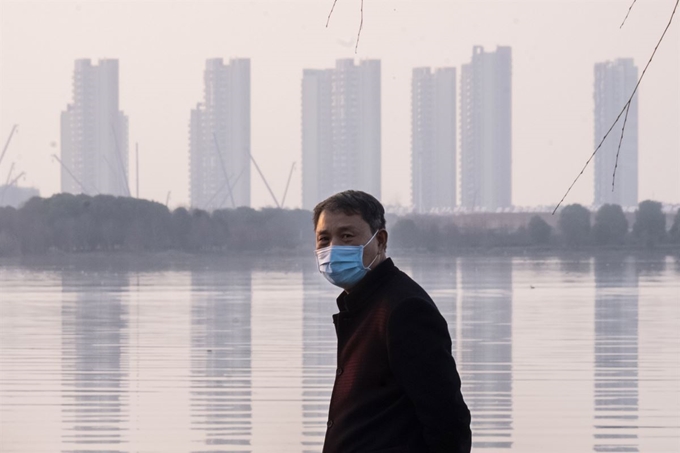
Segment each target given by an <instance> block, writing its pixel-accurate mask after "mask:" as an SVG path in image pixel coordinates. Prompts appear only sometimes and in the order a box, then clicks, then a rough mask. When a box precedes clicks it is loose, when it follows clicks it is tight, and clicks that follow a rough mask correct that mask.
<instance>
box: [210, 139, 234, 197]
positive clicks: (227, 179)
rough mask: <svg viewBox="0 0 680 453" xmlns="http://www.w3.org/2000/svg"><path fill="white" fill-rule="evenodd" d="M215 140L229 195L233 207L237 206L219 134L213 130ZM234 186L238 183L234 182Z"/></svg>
mask: <svg viewBox="0 0 680 453" xmlns="http://www.w3.org/2000/svg"><path fill="white" fill-rule="evenodd" d="M213 140H214V141H215V152H216V153H217V157H218V158H219V159H220V166H221V167H222V174H223V175H224V180H225V181H226V183H227V189H228V190H229V197H230V198H231V206H232V207H233V208H236V202H235V201H234V193H233V192H232V190H231V186H230V185H229V176H227V168H226V167H225V166H224V160H222V151H221V150H220V144H219V143H217V135H216V134H215V133H214V132H213ZM222 187H224V186H222ZM234 187H236V184H234Z"/></svg>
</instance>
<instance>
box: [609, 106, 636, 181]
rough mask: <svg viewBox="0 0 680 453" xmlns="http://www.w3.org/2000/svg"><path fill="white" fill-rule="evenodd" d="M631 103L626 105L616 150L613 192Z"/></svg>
mask: <svg viewBox="0 0 680 453" xmlns="http://www.w3.org/2000/svg"><path fill="white" fill-rule="evenodd" d="M631 99H632V98H631ZM630 103H631V101H628V104H626V116H624V117H623V127H622V128H621V137H619V147H618V148H617V149H616V162H614V174H613V175H612V192H613V191H614V182H615V181H616V169H617V168H618V166H619V153H620V152H621V143H623V131H625V130H626V123H627V122H628V112H630Z"/></svg>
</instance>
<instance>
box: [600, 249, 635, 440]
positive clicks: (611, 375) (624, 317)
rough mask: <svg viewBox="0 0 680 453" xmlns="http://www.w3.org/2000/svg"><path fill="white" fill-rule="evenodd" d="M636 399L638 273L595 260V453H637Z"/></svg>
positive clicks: (628, 265)
mask: <svg viewBox="0 0 680 453" xmlns="http://www.w3.org/2000/svg"><path fill="white" fill-rule="evenodd" d="M638 395H639V392H638V275H637V269H636V267H635V263H634V262H633V261H630V260H626V261H624V260H603V259H601V258H595V445H594V450H595V451H603V452H636V451H638V436H637V433H636V429H637V423H638V422H637V420H638Z"/></svg>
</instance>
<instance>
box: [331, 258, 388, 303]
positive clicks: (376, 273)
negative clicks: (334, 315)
mask: <svg viewBox="0 0 680 453" xmlns="http://www.w3.org/2000/svg"><path fill="white" fill-rule="evenodd" d="M396 269H397V267H396V266H395V265H394V262H393V261H392V258H387V259H385V260H384V261H383V262H382V263H380V264H379V265H378V266H377V267H376V268H375V269H373V270H371V271H369V272H368V273H367V274H366V276H365V277H364V278H362V279H361V281H359V283H357V284H356V286H354V288H352V291H351V292H349V293H347V292H345V291H343V292H342V294H340V295H339V296H338V298H337V300H336V301H337V303H338V308H339V309H340V311H341V312H353V311H357V310H359V309H360V308H362V307H363V306H364V305H366V299H368V297H369V296H371V294H373V293H374V292H375V290H376V289H378V288H379V287H380V285H381V284H382V283H383V281H384V280H385V279H386V277H388V276H389V275H390V274H392V273H393V272H394V271H395V270H396Z"/></svg>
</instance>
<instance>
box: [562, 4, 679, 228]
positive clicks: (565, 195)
mask: <svg viewBox="0 0 680 453" xmlns="http://www.w3.org/2000/svg"><path fill="white" fill-rule="evenodd" d="M679 3H680V0H675V6H674V7H673V12H672V13H671V17H670V19H669V20H668V24H666V28H665V29H664V31H663V33H662V34H661V38H659V42H657V43H656V46H655V47H654V51H653V52H652V55H651V56H650V57H649V60H648V61H647V64H646V65H645V69H643V70H642V74H641V75H640V78H639V79H638V81H637V83H636V84H635V88H634V89H633V92H632V93H631V95H630V98H628V101H627V102H626V104H624V106H623V109H621V112H619V114H618V115H617V116H616V119H615V120H614V123H613V124H612V125H611V127H610V128H609V130H608V131H607V133H606V134H604V137H602V140H601V141H600V144H599V145H597V148H595V151H593V154H591V155H590V157H589V158H588V160H587V161H586V164H585V165H584V166H583V168H582V169H581V171H580V172H579V174H578V175H577V176H576V178H575V179H574V181H573V182H572V183H571V185H570V186H569V188H568V189H567V191H566V193H565V194H564V196H563V197H562V199H561V200H560V202H559V203H557V206H555V209H554V210H553V212H552V213H553V215H554V214H555V213H556V212H557V209H558V208H559V207H560V206H561V205H562V202H563V201H564V199H565V198H567V195H569V192H570V191H571V188H572V187H574V184H576V181H578V179H579V178H580V177H581V175H582V174H583V172H584V171H585V169H586V167H587V166H588V164H590V161H591V160H593V157H595V154H596V153H597V152H598V151H599V150H600V148H601V147H602V144H603V143H604V141H605V140H606V139H607V137H608V136H609V133H610V132H611V131H612V129H614V126H615V125H616V123H617V122H618V121H619V119H620V118H621V115H623V113H624V112H625V111H626V109H627V107H628V105H630V103H631V102H632V100H633V96H635V93H636V92H637V89H638V87H639V86H640V82H642V79H643V77H644V76H645V73H646V72H647V68H649V65H650V63H651V62H652V60H653V59H654V55H656V51H657V49H658V48H659V45H660V44H661V41H663V38H664V37H665V36H666V32H667V31H668V28H669V27H670V26H671V23H672V22H673V17H675V12H676V11H677V9H678V4H679ZM622 132H623V131H622Z"/></svg>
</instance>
